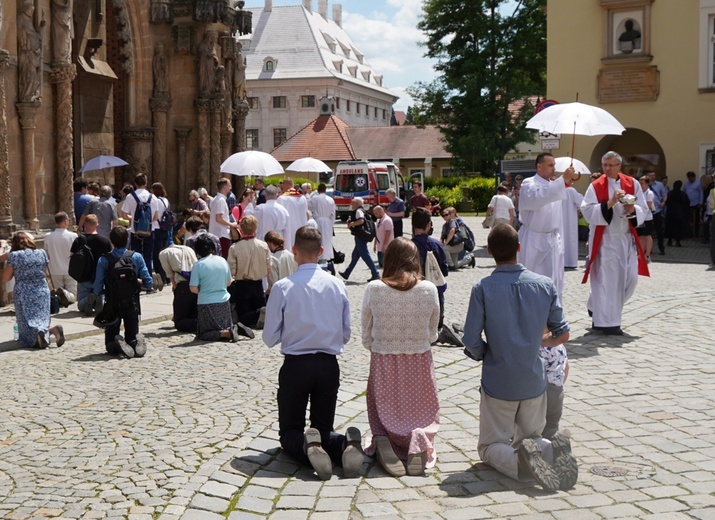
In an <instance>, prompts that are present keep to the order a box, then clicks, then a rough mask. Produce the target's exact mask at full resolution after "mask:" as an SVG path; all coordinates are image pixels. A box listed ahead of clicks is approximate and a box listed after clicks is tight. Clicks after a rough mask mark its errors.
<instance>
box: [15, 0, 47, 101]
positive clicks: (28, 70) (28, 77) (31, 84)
mask: <svg viewBox="0 0 715 520" xmlns="http://www.w3.org/2000/svg"><path fill="white" fill-rule="evenodd" d="M34 14H35V4H34V2H33V0H23V1H22V4H21V6H20V13H19V15H18V17H17V47H18V53H17V54H18V56H17V62H18V90H19V98H20V101H21V102H23V103H29V102H32V101H38V100H39V99H40V98H41V97H42V93H41V92H40V85H41V74H42V70H41V65H42V32H41V31H42V26H43V25H44V24H42V23H41V24H40V25H39V27H38V26H36V25H35V21H34V20H33V17H34Z"/></svg>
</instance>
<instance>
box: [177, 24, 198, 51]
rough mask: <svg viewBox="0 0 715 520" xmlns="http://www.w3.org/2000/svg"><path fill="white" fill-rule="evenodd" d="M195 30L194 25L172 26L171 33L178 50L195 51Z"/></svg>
mask: <svg viewBox="0 0 715 520" xmlns="http://www.w3.org/2000/svg"><path fill="white" fill-rule="evenodd" d="M195 32H196V30H195V29H194V27H193V26H192V25H174V26H173V27H172V28H171V35H172V36H173V38H174V48H175V49H176V52H183V53H191V52H193V50H194V34H195Z"/></svg>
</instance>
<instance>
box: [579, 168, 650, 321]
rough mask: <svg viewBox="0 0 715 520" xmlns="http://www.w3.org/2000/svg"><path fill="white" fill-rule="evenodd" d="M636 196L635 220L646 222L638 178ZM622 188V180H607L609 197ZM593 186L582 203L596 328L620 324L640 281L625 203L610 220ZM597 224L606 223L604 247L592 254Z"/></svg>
mask: <svg viewBox="0 0 715 520" xmlns="http://www.w3.org/2000/svg"><path fill="white" fill-rule="evenodd" d="M634 185H635V186H634V194H635V196H636V204H635V209H636V222H637V225H640V224H642V223H643V219H644V218H645V213H646V203H645V198H644V197H643V192H642V191H641V187H640V185H639V183H638V182H637V181H634ZM618 189H621V182H620V179H618V180H614V179H610V178H609V179H608V197H609V198H610V197H613V194H614V192H615V191H616V190H618ZM601 207H602V206H601V203H600V202H598V199H597V197H596V192H595V190H594V189H593V186H589V187H588V189H587V190H586V194H585V195H584V197H583V202H582V203H581V214H582V215H583V218H585V219H586V221H587V222H588V223H589V235H588V247H589V251H588V255H589V261H591V262H592V263H591V272H590V275H589V276H590V277H591V294H589V296H588V304H587V305H588V309H589V310H590V311H591V312H592V313H593V324H594V325H595V326H597V327H620V326H621V314H622V313H623V305H624V304H625V303H626V301H628V299H629V298H630V297H631V296H632V295H633V293H634V292H635V290H636V285H637V284H638V249H637V248H636V243H635V239H634V238H633V234H632V233H631V231H630V225H631V224H630V220H629V219H627V218H625V211H624V209H623V205H622V204H620V203H619V204H616V205H615V206H613V218H611V222H610V223H609V222H608V220H606V217H604V215H603V213H602V211H601ZM596 226H606V228H605V231H604V233H603V239H602V242H601V247H600V249H599V251H598V254H597V256H596V257H595V258H594V257H593V244H594V236H595V234H596Z"/></svg>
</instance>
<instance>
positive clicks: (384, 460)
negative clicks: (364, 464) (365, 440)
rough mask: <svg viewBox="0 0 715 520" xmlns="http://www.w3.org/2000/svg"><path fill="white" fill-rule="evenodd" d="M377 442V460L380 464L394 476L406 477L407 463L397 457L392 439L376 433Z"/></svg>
mask: <svg viewBox="0 0 715 520" xmlns="http://www.w3.org/2000/svg"><path fill="white" fill-rule="evenodd" d="M375 444H376V445H377V447H376V449H375V452H376V453H377V461H378V462H379V463H380V466H382V468H383V469H384V470H385V471H387V472H388V473H389V474H390V475H392V476H393V477H404V476H405V465H404V464H402V461H401V460H400V459H398V458H397V455H396V454H395V450H393V449H392V444H390V439H388V438H387V437H385V436H384V435H376V436H375Z"/></svg>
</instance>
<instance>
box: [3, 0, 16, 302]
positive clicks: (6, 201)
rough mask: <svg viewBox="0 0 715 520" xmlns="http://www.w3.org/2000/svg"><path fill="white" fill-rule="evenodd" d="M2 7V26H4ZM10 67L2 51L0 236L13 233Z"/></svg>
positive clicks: (7, 58)
mask: <svg viewBox="0 0 715 520" xmlns="http://www.w3.org/2000/svg"><path fill="white" fill-rule="evenodd" d="M1 13H2V6H0V26H1V25H2V23H1V19H2V14H1ZM9 65H10V53H9V52H8V51H6V50H4V49H0V236H1V237H7V236H9V235H10V233H12V231H13V226H12V204H11V200H12V194H11V193H10V154H9V151H8V142H7V135H8V133H7V100H6V96H5V69H6V68H7V67H8V66H9ZM0 303H1V302H0Z"/></svg>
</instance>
